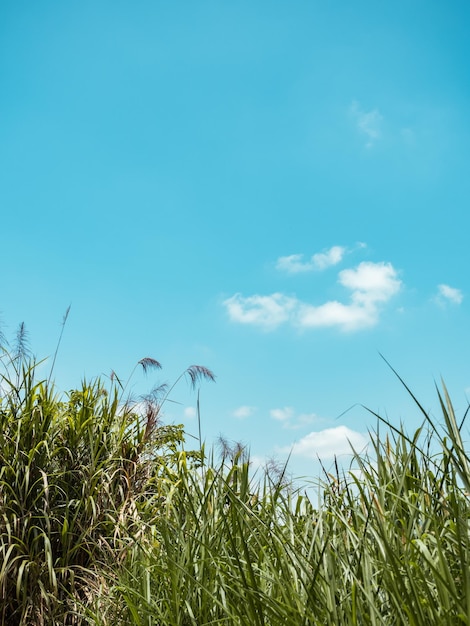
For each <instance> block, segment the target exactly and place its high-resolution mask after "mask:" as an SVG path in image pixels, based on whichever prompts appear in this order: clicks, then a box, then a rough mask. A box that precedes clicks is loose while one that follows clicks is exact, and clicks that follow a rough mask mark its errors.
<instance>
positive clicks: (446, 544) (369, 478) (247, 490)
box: [0, 350, 470, 626]
mask: <svg viewBox="0 0 470 626" xmlns="http://www.w3.org/2000/svg"><path fill="white" fill-rule="evenodd" d="M2 363H3V367H4V370H3V375H2V382H1V393H0V623H1V624H2V625H5V626H7V625H8V626H9V625H12V626H16V625H18V626H20V625H21V626H23V625H39V624H44V625H58V624H77V625H78V624H96V625H97V626H108V625H109V626H111V625H112V626H120V625H122V626H123V625H139V626H157V625H158V626H173V625H175V626H176V625H178V626H186V625H188V626H189V625H191V626H196V625H197V626H205V625H207V626H208V625H210V624H211V625H215V624H226V625H232V624H233V625H246V626H248V625H249V626H257V625H259V626H277V625H281V624H282V625H285V624H287V625H290V624H292V625H295V626H302V625H305V626H307V625H317V624H318V625H332V626H333V625H335V626H338V625H339V626H340V625H343V624H344V625H346V624H347V625H350V624H351V625H355V624H357V625H369V624H370V625H382V624H384V625H401V624H403V625H405V624H412V625H417V626H418V625H423V626H429V624H439V625H440V624H443V625H446V624H449V625H454V624H468V623H470V567H469V565H470V535H469V518H470V506H469V494H470V459H469V457H468V454H467V451H466V448H465V443H464V440H463V435H462V432H463V429H464V418H465V416H463V418H461V419H460V420H459V419H457V417H456V416H455V413H454V409H453V406H452V403H451V400H450V398H449V395H448V393H447V390H446V388H445V386H444V385H442V388H441V389H440V390H438V391H437V394H438V395H437V398H438V401H439V404H440V407H441V419H440V423H436V421H435V420H434V419H431V417H430V416H429V415H428V414H427V413H426V412H425V411H424V409H423V408H422V406H421V404H419V402H418V401H417V400H416V408H417V410H418V411H420V412H421V413H422V418H423V422H422V426H421V428H419V429H418V430H417V431H416V432H413V433H407V432H406V431H405V429H404V428H403V427H394V426H392V425H391V424H390V423H386V422H385V421H384V420H383V419H382V418H381V417H380V416H376V418H377V430H376V432H375V433H371V436H370V443H369V446H368V449H367V452H366V453H362V454H355V459H354V467H356V469H355V470H354V471H353V470H351V471H347V470H344V471H339V470H338V471H337V472H336V473H335V474H334V475H327V474H325V477H324V479H323V481H322V482H321V484H319V486H318V488H317V495H316V496H315V498H309V497H307V495H306V494H305V493H302V492H300V491H297V490H296V488H295V487H294V485H292V484H289V482H288V481H287V480H286V478H285V474H284V472H283V471H282V469H283V468H281V471H280V472H274V473H272V472H271V473H270V472H264V473H263V472H261V471H258V472H257V473H255V472H253V471H252V469H251V467H250V463H249V458H247V455H246V454H245V453H244V451H243V450H242V449H241V448H240V447H238V448H237V447H236V448H235V449H234V450H230V448H227V446H225V448H224V453H223V454H222V458H217V457H216V455H215V454H213V455H209V456H207V455H205V453H204V449H203V448H201V450H198V451H196V452H187V451H184V450H183V449H182V448H181V443H182V441H183V436H184V433H183V429H182V427H181V426H164V425H163V424H162V423H161V421H160V414H161V410H162V404H163V403H164V402H165V401H166V399H167V398H168V394H169V393H170V391H171V389H167V388H164V387H159V388H157V390H155V391H154V392H153V393H152V394H150V395H149V396H148V397H147V398H146V400H145V401H144V402H143V403H140V404H138V405H136V404H132V403H129V402H124V399H123V398H124V394H125V389H126V383H122V382H121V381H120V380H119V379H118V378H117V377H116V376H115V377H114V380H113V381H112V382H111V383H110V386H109V387H105V385H104V384H103V383H102V382H100V381H95V382H93V383H91V384H87V383H83V384H82V385H81V386H80V387H79V388H78V389H77V390H75V391H72V392H69V393H68V394H63V395H57V394H56V392H55V390H54V387H53V385H52V383H51V382H50V380H45V381H38V382H36V381H35V371H36V367H35V364H34V363H29V362H28V360H27V358H26V356H25V354H24V351H23V354H22V353H21V350H20V351H19V352H18V353H17V354H15V353H14V354H13V355H9V354H8V353H6V352H5V353H4V357H3V360H2ZM140 366H142V368H144V369H149V368H150V369H151V368H158V367H159V364H158V363H157V362H156V361H153V360H152V359H143V360H142V361H141V362H140ZM185 374H186V375H187V377H188V378H189V382H190V383H192V384H194V385H196V384H197V383H198V382H199V381H200V380H202V379H204V378H207V379H213V375H212V373H211V372H210V371H209V370H207V369H206V368H202V367H197V366H192V367H191V368H188V370H186V372H185V373H184V374H183V375H182V376H184V375H185ZM49 378H50V377H49ZM402 382H403V381H402ZM409 391H410V390H409ZM410 393H411V391H410ZM284 469H285V468H284ZM310 493H311V492H310Z"/></svg>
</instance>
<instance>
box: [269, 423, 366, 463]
mask: <svg viewBox="0 0 470 626" xmlns="http://www.w3.org/2000/svg"><path fill="white" fill-rule="evenodd" d="M367 443H368V439H367V437H366V436H365V435H363V434H362V433H360V432H357V431H355V430H351V429H350V428H348V427H347V426H336V427H335V428H325V430H320V431H317V432H311V433H309V434H308V435H305V437H302V439H300V440H299V441H297V442H296V443H294V444H293V446H292V447H290V448H289V447H285V448H282V450H281V451H282V452H285V453H289V452H290V453H291V454H292V455H295V456H303V457H307V458H310V459H317V458H320V459H331V458H333V457H335V456H339V455H341V454H351V453H352V449H351V446H353V447H354V449H355V450H356V452H361V451H362V450H363V449H364V448H365V447H366V445H367Z"/></svg>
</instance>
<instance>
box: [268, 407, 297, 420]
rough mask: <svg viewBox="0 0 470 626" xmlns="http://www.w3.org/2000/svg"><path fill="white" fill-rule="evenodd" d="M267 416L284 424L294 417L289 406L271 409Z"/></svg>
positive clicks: (292, 410)
mask: <svg viewBox="0 0 470 626" xmlns="http://www.w3.org/2000/svg"><path fill="white" fill-rule="evenodd" d="M269 414H270V415H271V417H272V418H273V419H275V420H278V421H279V422H286V421H288V420H290V419H292V417H293V416H294V409H293V408H292V407H291V406H285V407H284V408H283V409H271V411H270V412H269Z"/></svg>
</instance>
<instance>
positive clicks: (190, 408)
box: [184, 406, 197, 419]
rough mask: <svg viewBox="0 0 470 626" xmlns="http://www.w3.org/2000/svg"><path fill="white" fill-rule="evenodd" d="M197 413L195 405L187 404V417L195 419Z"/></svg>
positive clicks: (185, 410)
mask: <svg viewBox="0 0 470 626" xmlns="http://www.w3.org/2000/svg"><path fill="white" fill-rule="evenodd" d="M196 415H197V411H196V409H195V408H194V407H193V406H187V407H186V408H185V409H184V416H185V417H186V418H187V419H194V418H195V417H196Z"/></svg>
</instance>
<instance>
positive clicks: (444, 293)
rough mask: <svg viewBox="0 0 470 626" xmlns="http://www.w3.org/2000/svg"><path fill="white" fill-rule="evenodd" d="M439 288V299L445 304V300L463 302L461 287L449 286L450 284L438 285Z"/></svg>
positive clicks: (454, 302) (455, 302) (453, 302)
mask: <svg viewBox="0 0 470 626" xmlns="http://www.w3.org/2000/svg"><path fill="white" fill-rule="evenodd" d="M437 290H438V295H437V299H438V301H439V302H440V303H441V304H443V303H444V302H451V303H452V304H462V300H463V293H462V292H461V290H460V289H455V288H454V287H449V285H438V286H437Z"/></svg>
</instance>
